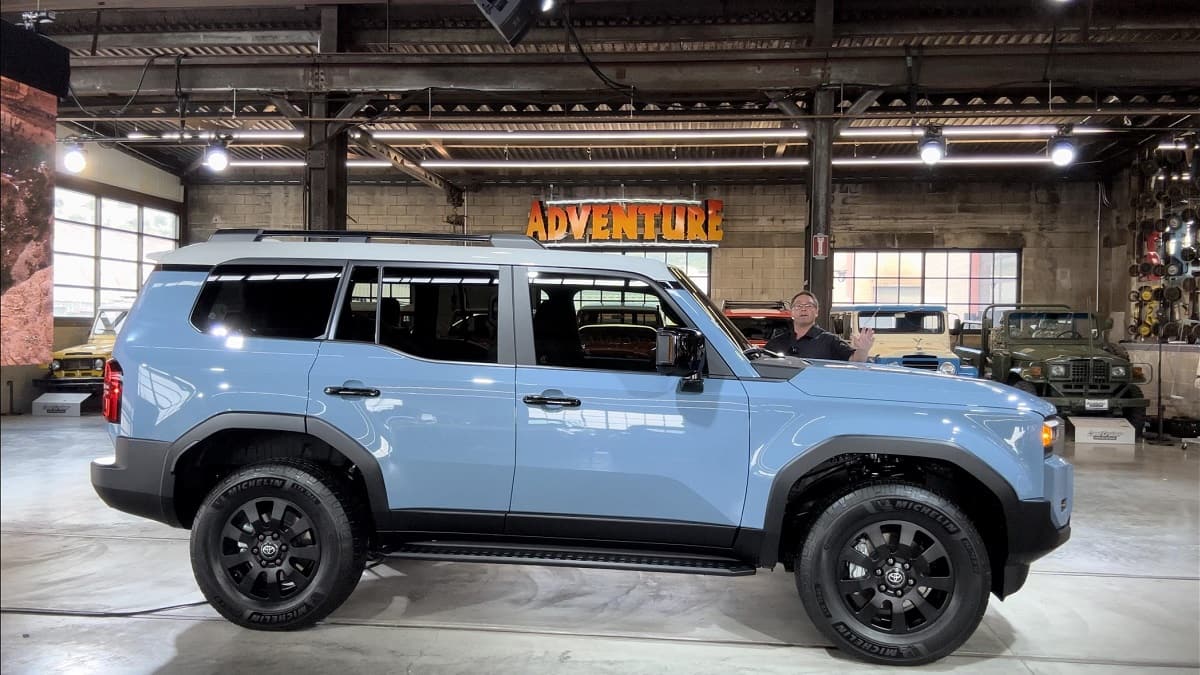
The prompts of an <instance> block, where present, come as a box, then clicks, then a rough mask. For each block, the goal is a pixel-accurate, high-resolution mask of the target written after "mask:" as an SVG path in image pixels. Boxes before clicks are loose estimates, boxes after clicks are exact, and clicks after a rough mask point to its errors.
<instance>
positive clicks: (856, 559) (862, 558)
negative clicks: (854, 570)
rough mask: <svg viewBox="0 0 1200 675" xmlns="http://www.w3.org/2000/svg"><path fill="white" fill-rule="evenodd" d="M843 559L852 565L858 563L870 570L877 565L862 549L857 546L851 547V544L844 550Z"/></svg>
mask: <svg viewBox="0 0 1200 675" xmlns="http://www.w3.org/2000/svg"><path fill="white" fill-rule="evenodd" d="M842 560H844V561H846V562H848V563H850V564H851V565H858V566H859V567H863V568H866V569H868V570H870V569H873V568H874V567H875V566H876V565H875V563H874V562H872V561H871V559H870V558H868V557H867V556H866V555H864V554H863V552H862V551H859V550H858V549H856V548H850V547H849V546H847V547H846V549H845V550H844V551H842Z"/></svg>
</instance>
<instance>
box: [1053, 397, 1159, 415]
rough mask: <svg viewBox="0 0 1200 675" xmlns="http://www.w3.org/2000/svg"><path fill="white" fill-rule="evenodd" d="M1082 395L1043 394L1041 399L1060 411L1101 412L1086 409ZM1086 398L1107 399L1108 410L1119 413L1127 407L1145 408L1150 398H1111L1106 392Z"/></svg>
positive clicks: (1099, 411)
mask: <svg viewBox="0 0 1200 675" xmlns="http://www.w3.org/2000/svg"><path fill="white" fill-rule="evenodd" d="M1084 398H1085V397H1083V396H1078V397H1075V396H1072V397H1066V396H1044V397H1043V399H1044V400H1046V401H1048V402H1050V403H1053V404H1054V406H1055V407H1056V408H1058V411H1059V412H1060V413H1102V412H1104V411H1103V410H1088V409H1087V407H1086V404H1085V403H1084ZM1087 398H1088V399H1093V400H1094V399H1104V400H1106V401H1108V411H1109V412H1117V413H1120V412H1122V411H1124V410H1126V409H1128V408H1145V407H1146V406H1148V405H1150V400H1149V399H1145V398H1112V397H1110V396H1108V395H1107V394H1104V395H1099V396H1094V397H1093V396H1089V397H1087Z"/></svg>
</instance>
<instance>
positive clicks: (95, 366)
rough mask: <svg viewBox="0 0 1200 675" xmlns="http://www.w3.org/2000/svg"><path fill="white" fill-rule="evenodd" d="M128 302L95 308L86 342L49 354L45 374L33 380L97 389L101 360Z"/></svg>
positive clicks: (48, 385) (107, 355)
mask: <svg viewBox="0 0 1200 675" xmlns="http://www.w3.org/2000/svg"><path fill="white" fill-rule="evenodd" d="M131 304H133V300H132V299H129V300H127V301H123V302H114V303H109V304H106V305H102V306H101V307H100V309H99V310H98V311H97V312H96V318H95V320H94V321H93V322H92V329H91V331H90V332H89V333H88V337H87V342H85V343H83V344H81V345H75V346H74V347H66V348H64V349H59V350H58V351H56V352H54V353H53V354H51V355H50V358H51V360H50V363H49V364H47V365H46V376H45V377H44V378H43V379H40V380H35V383H36V384H38V385H39V386H43V387H46V388H53V389H74V390H90V391H93V392H99V391H100V389H101V387H103V384H104V380H103V375H104V364H105V362H106V361H108V359H109V358H110V357H111V356H112V350H113V344H114V343H115V342H116V341H117V333H118V332H119V331H120V330H121V326H122V325H123V324H124V323H125V317H126V316H127V315H128V314H129V307H130V305H131Z"/></svg>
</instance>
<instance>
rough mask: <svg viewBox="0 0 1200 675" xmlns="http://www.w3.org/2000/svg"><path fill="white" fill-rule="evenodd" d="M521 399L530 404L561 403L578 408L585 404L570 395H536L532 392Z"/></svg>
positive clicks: (566, 406)
mask: <svg viewBox="0 0 1200 675" xmlns="http://www.w3.org/2000/svg"><path fill="white" fill-rule="evenodd" d="M521 400H522V401H525V402H526V403H528V404H529V405H561V406H562V407H564V408H578V407H579V406H581V405H583V402H581V401H580V400H579V399H577V398H571V397H569V396H535V395H533V394H530V395H529V396H526V397H525V398H523V399H521Z"/></svg>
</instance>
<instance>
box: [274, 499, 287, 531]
mask: <svg viewBox="0 0 1200 675" xmlns="http://www.w3.org/2000/svg"><path fill="white" fill-rule="evenodd" d="M287 506H288V505H287V502H285V501H283V500H282V499H276V500H274V501H272V502H271V523H272V524H273V525H278V524H279V523H282V522H283V513H284V511H287Z"/></svg>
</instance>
